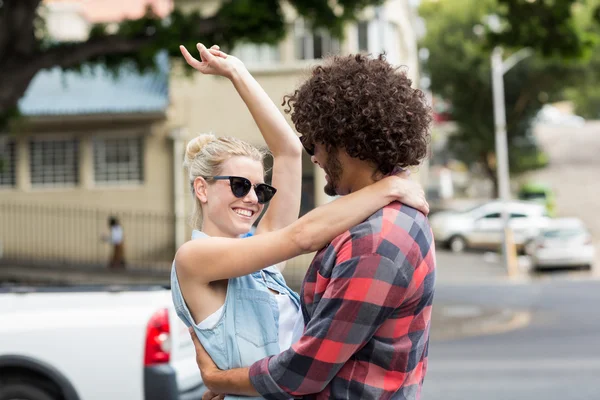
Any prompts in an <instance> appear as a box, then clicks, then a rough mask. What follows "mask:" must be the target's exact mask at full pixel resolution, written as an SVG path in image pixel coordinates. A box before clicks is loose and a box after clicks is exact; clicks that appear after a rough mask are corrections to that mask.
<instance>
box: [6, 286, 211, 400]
mask: <svg viewBox="0 0 600 400" xmlns="http://www.w3.org/2000/svg"><path fill="white" fill-rule="evenodd" d="M0 321H1V323H0V399H8V400H13V399H14V400H16V399H18V400H108V399H110V400H152V399H156V400H199V399H200V398H201V397H202V394H203V392H204V390H205V388H204V385H203V383H202V379H201V377H200V373H199V371H198V367H197V365H196V359H195V352H194V347H193V343H192V341H191V339H190V335H189V332H188V330H187V328H186V326H185V325H184V324H183V323H182V322H181V320H180V319H179V318H178V317H177V315H176V314H175V309H174V306H173V301H172V299H171V292H170V290H168V289H166V288H164V287H161V286H157V285H150V286H137V285H136V286H131V287H130V286H124V285H121V286H89V287H83V286H77V287H39V288H38V287H29V286H5V287H2V286H0Z"/></svg>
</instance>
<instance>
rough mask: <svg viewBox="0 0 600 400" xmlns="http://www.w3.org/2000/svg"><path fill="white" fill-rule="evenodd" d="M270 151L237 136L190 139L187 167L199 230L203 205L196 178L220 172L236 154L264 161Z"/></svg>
mask: <svg viewBox="0 0 600 400" xmlns="http://www.w3.org/2000/svg"><path fill="white" fill-rule="evenodd" d="M267 153H268V151H266V150H263V149H259V148H257V147H255V146H253V145H251V144H250V143H247V142H244V141H243V140H240V139H237V138H234V137H216V136H215V135H213V134H211V133H205V134H202V135H199V136H197V137H195V138H194V139H192V140H190V141H189V142H188V144H187V147H186V149H185V156H184V160H183V167H184V168H185V169H186V170H187V172H188V178H189V182H190V186H191V188H192V196H193V197H194V208H193V210H192V218H191V223H192V226H193V227H194V228H197V229H199V228H200V227H201V225H202V207H201V205H200V200H199V199H198V198H197V197H196V193H195V191H194V180H195V179H196V178H197V177H199V176H201V177H207V176H215V175H220V173H221V165H222V164H223V162H225V161H227V160H228V159H229V158H231V157H235V156H243V157H248V158H251V159H253V160H256V161H260V162H261V164H262V163H263V161H264V158H265V156H266V155H267Z"/></svg>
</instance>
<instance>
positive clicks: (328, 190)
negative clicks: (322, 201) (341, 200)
mask: <svg viewBox="0 0 600 400" xmlns="http://www.w3.org/2000/svg"><path fill="white" fill-rule="evenodd" d="M323 169H324V170H325V173H326V174H327V176H329V181H328V182H327V184H326V185H325V187H324V188H323V190H324V191H325V194H326V195H328V196H337V195H338V192H337V186H338V184H339V182H340V178H341V176H342V164H341V163H340V160H338V158H337V154H335V153H333V152H332V153H329V156H328V157H327V163H326V164H325V166H324V168H323Z"/></svg>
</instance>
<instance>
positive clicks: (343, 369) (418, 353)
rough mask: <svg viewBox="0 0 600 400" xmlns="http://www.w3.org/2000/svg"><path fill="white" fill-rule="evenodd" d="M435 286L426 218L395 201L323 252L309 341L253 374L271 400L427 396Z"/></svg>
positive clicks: (310, 299)
mask: <svg viewBox="0 0 600 400" xmlns="http://www.w3.org/2000/svg"><path fill="white" fill-rule="evenodd" d="M434 282H435V249H434V243H433V235H432V234H431V229H430V227H429V224H428V222H427V218H426V217H425V216H424V215H423V214H421V213H419V212H417V211H416V210H415V209H413V208H410V207H408V206H404V205H401V204H400V203H393V204H390V205H389V206H387V207H384V208H383V209H381V210H379V211H378V212H377V213H375V214H373V215H372V216H371V217H370V218H369V219H367V220H366V221H365V222H363V223H361V224H359V225H357V226H355V227H354V228H352V229H351V230H350V231H347V232H345V233H344V234H342V235H340V236H338V237H337V238H336V239H335V240H334V241H333V242H332V243H331V244H330V245H329V246H328V247H326V248H325V249H323V250H321V251H320V252H319V253H317V255H316V257H315V259H314V260H313V262H312V264H311V266H310V267H309V269H308V272H307V274H306V278H305V280H304V284H303V289H302V294H301V297H302V313H303V315H304V321H305V323H306V329H305V332H304V336H303V337H302V338H301V339H300V341H298V342H297V343H295V344H294V345H293V346H292V347H291V348H290V349H289V350H287V351H284V352H283V353H281V354H278V355H276V356H272V357H267V358H265V359H263V360H260V361H257V362H256V363H255V364H253V365H252V367H251V368H250V379H251V381H252V384H253V385H254V387H255V388H256V390H257V391H258V392H259V393H260V394H261V395H262V396H263V397H265V398H267V399H289V398H290V397H303V398H309V399H392V398H393V399H407V400H408V399H410V400H412V399H418V398H419V395H420V392H421V387H422V384H423V379H424V377H425V372H426V370H427V351H428V345H429V326H430V319H431V306H432V301H433V293H434Z"/></svg>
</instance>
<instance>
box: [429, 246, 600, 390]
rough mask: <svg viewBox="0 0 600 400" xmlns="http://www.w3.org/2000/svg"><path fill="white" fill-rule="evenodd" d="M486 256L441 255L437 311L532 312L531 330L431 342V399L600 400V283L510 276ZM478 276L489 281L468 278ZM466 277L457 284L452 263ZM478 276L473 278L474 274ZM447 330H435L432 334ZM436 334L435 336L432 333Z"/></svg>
mask: <svg viewBox="0 0 600 400" xmlns="http://www.w3.org/2000/svg"><path fill="white" fill-rule="evenodd" d="M478 257H479V259H480V261H483V255H473V254H470V255H469V254H467V255H459V256H454V255H450V254H446V253H444V254H442V256H441V257H438V262H439V264H440V270H442V269H445V270H446V271H445V272H444V274H440V278H441V279H439V280H438V286H437V293H436V300H435V303H434V307H435V306H436V305H437V306H440V307H441V306H444V307H448V306H453V305H454V306H457V307H462V308H463V309H468V308H469V307H471V308H473V309H480V310H486V309H509V310H515V311H521V312H523V311H526V312H529V313H530V322H529V324H528V325H527V326H525V327H522V328H520V329H517V330H513V331H509V332H505V333H499V334H494V333H493V332H488V333H486V334H482V335H479V336H474V337H465V338H460V339H456V340H445V341H444V340H435V339H432V341H431V346H430V353H429V372H428V374H427V378H426V381H425V386H424V389H423V396H422V398H423V399H424V400H470V399H477V400H479V399H486V400H500V399H502V400H537V399H539V400H542V399H543V400H559V399H560V400H565V399H568V400H596V399H600V384H598V382H599V377H600V313H598V307H599V304H600V281H599V280H597V278H595V277H594V276H593V275H591V274H571V273H558V274H551V275H540V276H536V277H535V278H534V279H531V280H529V279H526V280H518V281H510V280H507V279H503V278H502V277H501V276H500V275H499V274H497V273H498V271H497V269H496V268H497V267H498V266H495V267H493V266H490V265H486V264H485V262H480V263H479V266H477V262H476V260H477V259H478ZM465 259H468V260H472V261H474V263H473V264H472V265H471V268H473V271H477V273H479V274H480V275H485V272H486V271H487V272H488V275H487V276H485V277H484V278H485V279H484V278H482V277H477V279H470V280H469V279H466V278H467V277H468V275H469V273H468V269H469V267H464V266H463V265H464V264H465ZM453 265H456V266H458V267H457V268H459V267H460V269H461V271H462V272H461V273H463V274H464V276H463V278H462V279H451V278H452V274H451V273H450V272H451V270H452V266H453ZM473 274H474V273H473ZM435 329H443V327H439V328H436V327H435V326H433V327H432V330H435ZM432 336H434V335H432Z"/></svg>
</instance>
